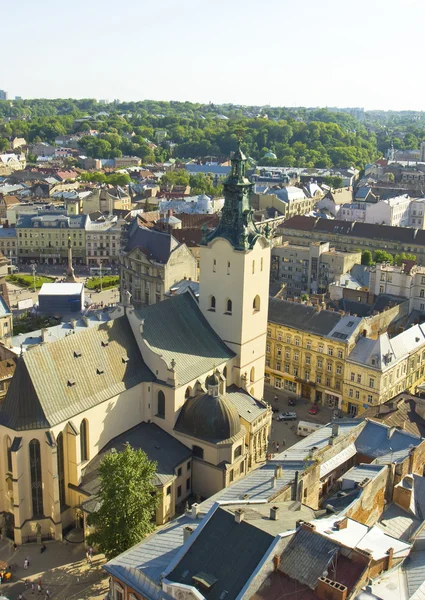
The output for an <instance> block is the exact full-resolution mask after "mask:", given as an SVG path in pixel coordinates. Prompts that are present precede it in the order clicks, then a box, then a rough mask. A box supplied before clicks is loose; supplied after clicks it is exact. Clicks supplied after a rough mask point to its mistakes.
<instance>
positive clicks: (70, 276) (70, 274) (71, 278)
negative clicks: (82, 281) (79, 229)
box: [66, 235, 77, 283]
mask: <svg viewBox="0 0 425 600" xmlns="http://www.w3.org/2000/svg"><path fill="white" fill-rule="evenodd" d="M76 281H77V280H76V278H75V275H74V267H73V266H72V242H71V236H70V235H68V268H67V270H66V282H67V283H75V282H76Z"/></svg>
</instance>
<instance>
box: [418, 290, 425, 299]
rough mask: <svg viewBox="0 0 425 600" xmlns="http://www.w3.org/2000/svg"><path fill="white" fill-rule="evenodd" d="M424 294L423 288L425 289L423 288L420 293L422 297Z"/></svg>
mask: <svg viewBox="0 0 425 600" xmlns="http://www.w3.org/2000/svg"><path fill="white" fill-rule="evenodd" d="M424 295H425V290H423V289H422V290H421V291H420V293H419V296H420V297H421V298H423V297H424Z"/></svg>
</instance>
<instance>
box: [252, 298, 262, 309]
mask: <svg viewBox="0 0 425 600" xmlns="http://www.w3.org/2000/svg"><path fill="white" fill-rule="evenodd" d="M252 308H253V309H254V310H255V312H258V311H259V310H260V296H259V295H258V294H257V295H256V296H255V298H254V302H253V303H252Z"/></svg>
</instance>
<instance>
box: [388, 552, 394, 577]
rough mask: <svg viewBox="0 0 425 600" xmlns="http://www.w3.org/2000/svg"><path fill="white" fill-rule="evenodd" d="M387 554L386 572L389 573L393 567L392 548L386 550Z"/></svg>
mask: <svg viewBox="0 0 425 600" xmlns="http://www.w3.org/2000/svg"><path fill="white" fill-rule="evenodd" d="M387 554H388V564H387V571H389V570H390V569H391V568H392V566H393V555H394V548H388V550H387Z"/></svg>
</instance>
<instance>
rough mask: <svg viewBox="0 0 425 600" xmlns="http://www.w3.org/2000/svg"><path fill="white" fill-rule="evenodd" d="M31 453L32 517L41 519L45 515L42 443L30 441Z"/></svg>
mask: <svg viewBox="0 0 425 600" xmlns="http://www.w3.org/2000/svg"><path fill="white" fill-rule="evenodd" d="M29 453H30V477H31V500H32V515H33V517H40V516H42V515H43V482H42V479H41V454H40V442H39V441H38V440H31V441H30V443H29Z"/></svg>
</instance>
